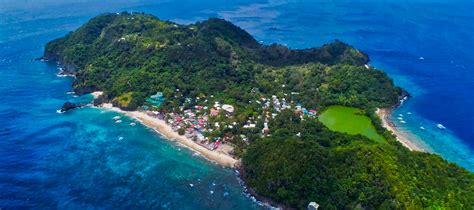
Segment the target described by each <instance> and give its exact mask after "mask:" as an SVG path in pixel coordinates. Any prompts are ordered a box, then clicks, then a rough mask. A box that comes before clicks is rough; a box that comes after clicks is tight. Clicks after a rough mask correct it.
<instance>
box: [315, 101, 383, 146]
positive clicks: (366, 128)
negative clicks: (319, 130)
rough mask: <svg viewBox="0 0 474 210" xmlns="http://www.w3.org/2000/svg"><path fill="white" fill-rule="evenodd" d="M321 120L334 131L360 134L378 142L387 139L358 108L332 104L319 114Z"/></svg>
mask: <svg viewBox="0 0 474 210" xmlns="http://www.w3.org/2000/svg"><path fill="white" fill-rule="evenodd" d="M319 121H321V122H322V123H323V124H324V125H325V126H327V127H328V128H329V129H331V130H333V131H338V132H343V133H347V134H351V135H357V134H360V135H363V136H366V137H368V138H369V139H372V140H375V141H378V142H382V141H384V140H385V139H384V137H383V136H381V135H380V134H378V133H377V130H376V129H375V127H374V125H373V124H372V121H371V120H370V118H369V117H367V116H365V115H364V111H363V110H361V109H358V108H353V107H345V106H330V107H328V108H327V109H326V110H325V111H324V112H323V113H322V114H321V115H320V116H319Z"/></svg>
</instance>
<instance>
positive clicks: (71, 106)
mask: <svg viewBox="0 0 474 210" xmlns="http://www.w3.org/2000/svg"><path fill="white" fill-rule="evenodd" d="M77 107H78V106H77V105H76V104H74V103H71V102H66V103H64V104H63V106H62V107H61V110H60V112H61V113H62V112H66V111H69V110H71V109H75V108H77Z"/></svg>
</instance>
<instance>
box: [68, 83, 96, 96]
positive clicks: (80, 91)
mask: <svg viewBox="0 0 474 210" xmlns="http://www.w3.org/2000/svg"><path fill="white" fill-rule="evenodd" d="M74 83H76V82H74ZM96 90H97V88H96V87H95V86H75V87H74V93H76V94H77V95H84V94H89V93H92V92H94V91H96Z"/></svg>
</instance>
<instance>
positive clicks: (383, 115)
mask: <svg viewBox="0 0 474 210" xmlns="http://www.w3.org/2000/svg"><path fill="white" fill-rule="evenodd" d="M376 114H377V115H378V116H379V117H380V119H381V120H382V124H383V126H384V127H385V128H387V129H388V130H390V131H392V133H393V134H395V135H396V136H397V140H398V141H399V142H400V143H402V145H403V146H405V147H406V148H408V149H409V150H411V151H420V152H424V151H425V150H423V149H422V148H421V147H419V146H417V145H416V144H415V143H413V142H412V141H410V138H408V136H407V135H406V134H403V133H401V132H400V131H398V130H397V128H396V127H395V126H394V125H393V123H391V122H390V119H389V116H390V110H389V109H377V111H376Z"/></svg>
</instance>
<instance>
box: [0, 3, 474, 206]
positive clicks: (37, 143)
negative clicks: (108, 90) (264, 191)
mask: <svg viewBox="0 0 474 210" xmlns="http://www.w3.org/2000/svg"><path fill="white" fill-rule="evenodd" d="M120 11H129V12H146V13H152V14H154V15H156V16H157V17H159V18H161V19H164V20H171V21H175V22H178V23H192V22H195V21H199V20H204V19H207V18H208V17H221V18H225V19H227V20H230V21H232V22H234V23H235V24H237V25H238V26H240V27H242V28H244V29H246V30H247V31H249V32H250V33H251V34H252V35H253V36H254V37H256V39H257V40H259V41H263V42H264V43H273V42H278V43H282V44H286V45H288V46H289V47H291V48H307V47H314V46H320V45H322V44H324V43H327V42H330V41H332V40H334V39H339V40H342V41H344V42H347V43H349V44H351V45H354V46H355V47H357V48H359V49H361V50H362V51H364V52H366V53H367V54H369V56H370V58H371V63H370V64H371V65H372V66H374V67H376V68H379V69H381V70H383V71H385V72H387V73H388V74H389V75H390V76H391V77H392V78H393V79H394V81H395V83H396V84H397V85H399V86H401V87H403V88H405V89H406V90H408V91H409V92H410V93H411V95H412V97H411V98H410V99H409V100H408V101H406V102H405V103H404V104H403V106H402V107H401V108H399V109H397V110H396V111H395V113H394V114H393V116H392V118H393V121H394V122H395V123H396V124H397V126H398V127H399V129H400V130H402V131H403V132H406V133H407V134H408V135H411V136H412V138H414V139H416V143H417V144H418V145H420V146H423V147H424V148H426V149H427V150H428V151H430V152H433V153H437V154H440V155H441V156H443V157H444V158H446V159H447V160H449V161H451V162H454V163H457V164H459V165H461V166H463V167H465V168H467V169H469V170H471V171H474V109H473V108H474V51H473V50H472V49H474V13H473V12H472V11H474V3H473V1H471V0H464V1H445V2H443V1H438V0H436V1H435V0H425V1H421V0H418V1H395V0H393V1H387V0H384V1H375V0H368V1H337V0H334V1H322V0H321V1H298V0H293V1H248V0H247V1H231V0H223V1H218V2H216V1H211V0H206V1H192V0H177V1H173V0H168V1H157V2H154V1H142V0H135V1H125V0H119V1H110V0H108V1H100V2H95V1H92V0H82V1H78V2H74V1H53V0H40V1H29V0H19V1H15V0H0V209H1V208H13V207H14V208H19V207H30V208H33V207H36V208H38V207H42V208H48V207H51V208H74V209H78V208H81V209H83V208H106V209H111V208H127V209H131V208H163V209H256V208H262V207H261V206H259V205H257V204H256V203H255V202H253V201H252V200H251V199H250V198H248V197H247V196H246V195H245V194H244V192H243V187H242V186H241V185H240V184H239V181H238V179H237V176H236V174H235V173H234V172H233V171H232V170H231V169H226V168H222V167H220V166H217V165H216V164H214V163H211V162H209V161H207V160H205V159H204V158H201V157H199V156H196V155H195V154H193V152H192V151H189V150H188V149H186V148H182V147H180V146H178V145H176V144H174V143H171V142H169V141H166V140H164V139H162V137H161V136H159V135H158V134H155V133H154V132H152V131H151V130H150V129H147V128H146V127H144V126H141V125H137V126H134V127H132V126H129V123H130V122H131V121H132V120H131V119H127V118H124V122H122V123H120V124H116V123H114V121H113V120H112V117H114V116H116V115H117V114H116V113H112V112H106V111H103V110H99V109H95V108H90V107H86V108H82V109H78V110H74V111H71V112H68V113H65V114H58V113H56V110H57V109H59V108H60V106H61V105H62V104H63V103H64V102H65V101H68V100H75V101H77V100H84V101H86V100H91V97H90V96H82V97H76V96H74V95H72V94H68V91H70V89H71V82H72V79H71V78H65V77H57V76H56V73H57V72H58V69H57V67H56V65H54V64H51V63H45V62H38V61H32V60H31V59H33V58H36V57H40V56H41V55H42V52H43V50H44V45H45V44H46V43H47V42H48V41H50V40H52V39H55V38H58V37H61V36H64V35H65V34H67V33H68V32H69V31H72V30H74V29H76V28H77V27H79V26H80V25H82V24H84V23H85V22H86V21H87V20H88V19H90V18H92V17H93V16H95V15H98V14H100V13H104V12H120ZM420 57H423V58H424V59H420ZM409 113H411V114H409ZM399 115H403V117H402V118H403V121H405V122H406V123H402V122H401V120H399V119H398V117H400V116H399ZM438 123H441V124H443V125H444V126H446V128H447V129H445V130H442V129H439V128H437V127H436V125H437V124H438ZM421 127H423V128H425V129H421ZM121 137H122V138H121ZM191 184H192V186H191Z"/></svg>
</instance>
